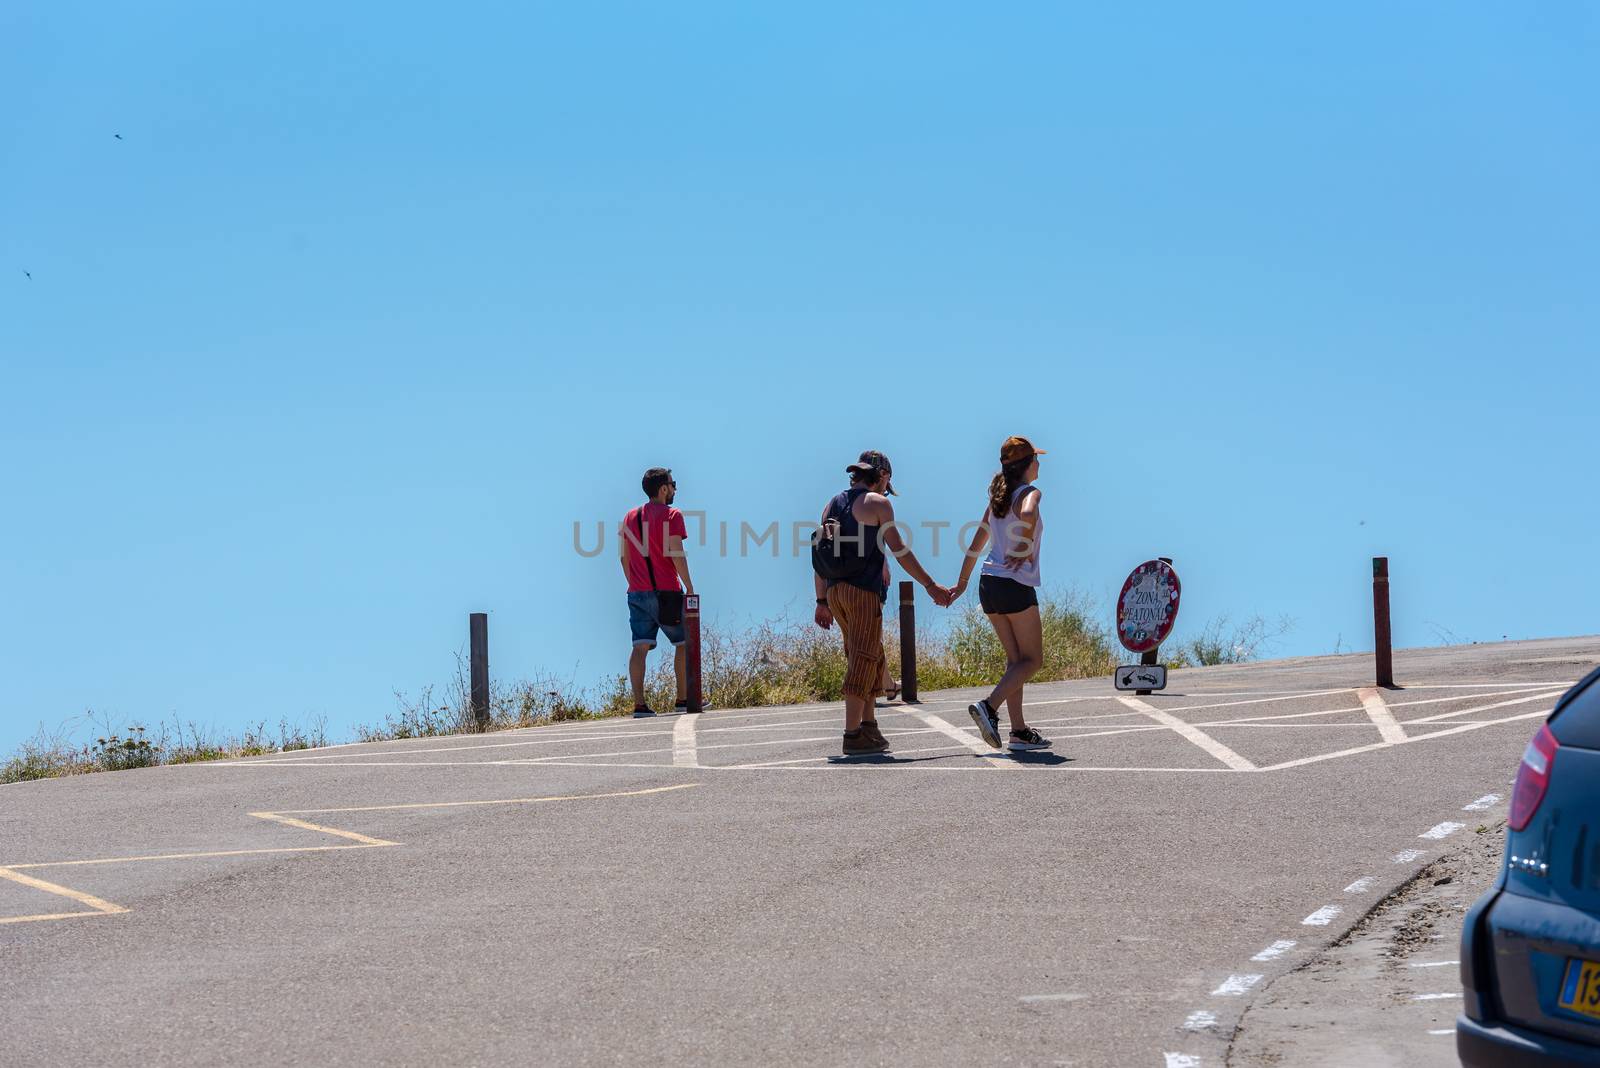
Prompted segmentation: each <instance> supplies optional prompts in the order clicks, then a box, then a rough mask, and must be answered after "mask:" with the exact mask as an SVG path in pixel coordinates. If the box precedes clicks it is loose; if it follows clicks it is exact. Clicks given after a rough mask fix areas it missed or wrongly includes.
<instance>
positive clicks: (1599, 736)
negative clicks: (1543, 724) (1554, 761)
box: [1550, 671, 1600, 749]
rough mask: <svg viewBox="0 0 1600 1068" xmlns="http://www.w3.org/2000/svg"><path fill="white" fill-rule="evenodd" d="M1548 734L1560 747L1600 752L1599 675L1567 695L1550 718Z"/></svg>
mask: <svg viewBox="0 0 1600 1068" xmlns="http://www.w3.org/2000/svg"><path fill="white" fill-rule="evenodd" d="M1550 730H1551V732H1552V733H1554V734H1555V736H1556V741H1558V742H1560V743H1561V744H1562V745H1574V746H1577V747H1579V748H1581V749H1600V671H1594V672H1591V673H1590V674H1589V677H1588V678H1586V679H1584V680H1583V681H1582V682H1580V683H1578V685H1576V686H1574V687H1573V688H1572V689H1571V690H1569V691H1568V692H1567V695H1566V696H1565V697H1563V698H1562V699H1561V703H1560V704H1559V705H1558V706H1557V707H1556V712H1555V715H1553V716H1551V717H1550Z"/></svg>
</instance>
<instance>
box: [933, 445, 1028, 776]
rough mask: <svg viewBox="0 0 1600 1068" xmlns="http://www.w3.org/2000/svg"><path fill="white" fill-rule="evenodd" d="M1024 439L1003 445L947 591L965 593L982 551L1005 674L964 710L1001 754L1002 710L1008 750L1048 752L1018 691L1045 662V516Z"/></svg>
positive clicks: (985, 589)
mask: <svg viewBox="0 0 1600 1068" xmlns="http://www.w3.org/2000/svg"><path fill="white" fill-rule="evenodd" d="M1043 455H1044V451H1043V450H1042V449H1035V448H1034V447H1033V443H1032V442H1031V441H1029V440H1028V439H1027V438H1022V437H1010V438H1007V439H1006V441H1005V444H1004V445H1002V446H1000V471H999V473H998V474H996V475H995V476H994V480H993V481H992V482H990V483H989V500H988V501H987V502H986V504H985V506H984V509H983V519H982V520H981V521H980V522H979V525H978V530H977V532H976V533H975V534H974V535H973V536H972V544H971V545H970V546H969V547H968V548H967V552H966V557H965V559H963V560H962V561H961V578H960V579H959V580H958V581H957V582H956V584H955V585H954V586H953V587H951V594H952V597H953V598H959V597H960V596H961V595H962V594H963V593H965V592H966V589H967V580H968V579H970V578H971V577H972V569H973V566H974V565H975V564H976V563H977V560H978V556H979V554H981V553H982V552H983V548H984V546H985V545H988V546H989V553H988V556H987V557H986V558H985V559H984V561H983V575H982V577H981V578H980V579H979V580H978V601H979V603H980V604H982V605H983V613H984V615H986V616H988V617H989V622H990V623H991V624H992V625H993V626H994V632H995V635H996V636H997V637H999V639H1000V645H1001V646H1002V647H1003V648H1004V649H1005V651H1006V671H1005V674H1004V675H1002V676H1000V681H999V682H998V683H996V684H995V687H994V689H993V690H991V691H990V693H989V696H988V697H986V698H984V699H983V700H982V701H979V702H977V703H976V704H973V705H971V706H970V707H969V708H968V709H967V711H968V712H969V713H970V714H971V716H972V721H973V722H974V723H976V724H977V725H978V733H979V734H981V735H983V740H984V741H986V742H988V743H989V744H990V745H991V746H993V747H994V748H996V749H999V748H1000V717H999V716H998V715H996V713H995V709H997V708H999V707H1000V705H1001V704H1004V705H1005V706H1006V714H1007V716H1008V717H1009V718H1010V720H1011V738H1010V741H1009V742H1008V743H1007V748H1008V749H1010V750H1011V751H1013V752H1030V751H1033V750H1037V749H1048V748H1049V747H1050V743H1049V742H1048V741H1046V740H1045V738H1044V736H1043V735H1041V734H1040V733H1039V732H1038V731H1036V730H1034V729H1033V728H1032V727H1030V726H1028V724H1027V721H1026V720H1025V719H1024V718H1023V715H1022V687H1023V684H1024V683H1026V682H1027V681H1028V680H1029V679H1031V678H1033V676H1034V675H1035V674H1037V673H1038V671H1039V668H1040V667H1041V666H1043V664H1044V633H1043V628H1042V627H1041V625H1040V622H1039V594H1038V589H1039V545H1040V541H1041V540H1042V539H1043V537H1044V518H1043V517H1042V516H1041V515H1040V514H1039V498H1040V497H1041V496H1042V495H1041V494H1040V492H1039V488H1038V487H1037V486H1035V485H1034V484H1033V482H1034V480H1035V479H1036V478H1038V477H1039V457H1040V456H1043Z"/></svg>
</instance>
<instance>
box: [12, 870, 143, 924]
mask: <svg viewBox="0 0 1600 1068" xmlns="http://www.w3.org/2000/svg"><path fill="white" fill-rule="evenodd" d="M0 879H9V880H11V881H12V882H14V883H21V884H22V885H23V886H27V887H32V888H33V889H35V890H43V891H44V892H45V893H47V894H57V895H59V896H61V897H65V898H70V899H71V900H73V901H76V902H77V903H78V904H80V905H87V906H89V907H90V908H91V909H93V910H94V911H93V912H51V913H44V914H41V915H38V916H7V917H4V918H0V923H28V922H30V921H33V920H65V919H69V918H71V917H74V916H114V915H116V914H117V913H119V912H127V911H128V910H127V909H125V908H123V907H122V906H121V905H113V904H112V903H111V902H109V901H104V900H102V899H100V898H98V897H95V896H94V895H93V894H86V893H84V892H83V891H82V890H74V889H72V888H71V887H67V886H60V885H57V884H56V883H47V882H45V881H44V880H43V879H35V878H34V877H33V876H31V875H23V874H22V873H21V872H16V871H12V870H11V869H10V868H0Z"/></svg>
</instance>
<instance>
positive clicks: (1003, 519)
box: [981, 482, 1044, 586]
mask: <svg viewBox="0 0 1600 1068" xmlns="http://www.w3.org/2000/svg"><path fill="white" fill-rule="evenodd" d="M1033 488H1034V487H1033V483H1032V482H1024V483H1023V484H1022V485H1020V486H1018V487H1017V488H1016V489H1015V490H1013V491H1012V493H1011V507H1010V508H1008V509H1007V510H1006V514H1005V515H1003V516H999V517H996V516H995V514H994V509H993V508H985V509H984V510H983V522H984V525H985V526H987V527H988V528H989V555H988V557H987V558H986V559H985V560H984V561H983V570H982V572H981V573H982V574H985V575H994V576H996V577H998V578H1008V579H1012V580H1014V581H1016V582H1020V583H1022V585H1024V586H1037V585H1039V549H1040V546H1041V543H1042V542H1043V541H1044V517H1043V516H1036V517H1035V520H1034V527H1033V550H1032V557H1031V559H1029V560H1027V561H1026V562H1025V563H1023V564H1022V565H1021V566H1020V567H1018V566H1014V565H1013V562H1012V561H1008V560H1007V559H1006V553H1007V551H1009V550H1012V549H1020V548H1022V547H1023V542H1022V538H1023V533H1022V528H1023V525H1024V524H1023V522H1022V520H1021V519H1019V518H1017V502H1018V501H1020V500H1022V497H1023V495H1024V494H1025V493H1027V492H1028V491H1029V490H1031V489H1033ZM1013 560H1014V558H1013Z"/></svg>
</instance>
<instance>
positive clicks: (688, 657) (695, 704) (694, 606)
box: [683, 593, 701, 712]
mask: <svg viewBox="0 0 1600 1068" xmlns="http://www.w3.org/2000/svg"><path fill="white" fill-rule="evenodd" d="M683 629H684V632H685V633H684V639H685V641H684V644H686V645H687V646H688V648H687V649H686V650H684V657H683V659H684V674H685V675H686V676H688V677H687V678H686V679H684V683H685V688H686V689H687V690H688V691H689V708H688V711H690V712H698V711H700V705H701V695H700V595H699V594H698V593H689V594H685V595H684V598H683Z"/></svg>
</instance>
